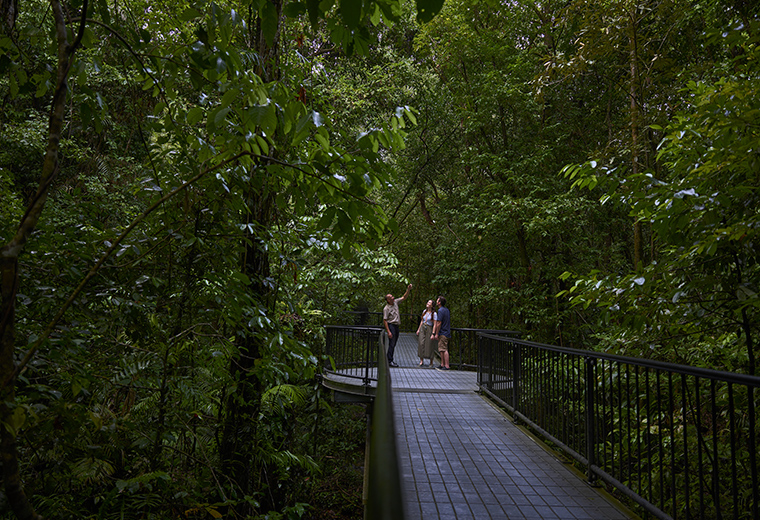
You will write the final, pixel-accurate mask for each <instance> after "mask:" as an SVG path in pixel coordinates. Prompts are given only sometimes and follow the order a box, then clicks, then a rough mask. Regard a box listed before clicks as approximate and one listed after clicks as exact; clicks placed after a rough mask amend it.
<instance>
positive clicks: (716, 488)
mask: <svg viewBox="0 0 760 520" xmlns="http://www.w3.org/2000/svg"><path fill="white" fill-rule="evenodd" d="M715 385H716V381H715V379H711V380H710V401H711V408H712V410H711V413H712V425H711V428H712V436H713V442H712V449H713V454H712V458H713V507H714V508H715V515H716V516H715V517H716V518H717V519H718V520H721V519H722V518H723V515H722V514H721V509H720V459H719V458H718V431H719V430H718V410H717V406H718V403H717V402H716V399H717V398H716V397H715Z"/></svg>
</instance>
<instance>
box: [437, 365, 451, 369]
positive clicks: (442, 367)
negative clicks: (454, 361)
mask: <svg viewBox="0 0 760 520" xmlns="http://www.w3.org/2000/svg"><path fill="white" fill-rule="evenodd" d="M437 369H438V370H448V368H446V367H445V366H443V365H441V366H439V367H437Z"/></svg>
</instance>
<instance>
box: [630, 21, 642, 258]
mask: <svg viewBox="0 0 760 520" xmlns="http://www.w3.org/2000/svg"><path fill="white" fill-rule="evenodd" d="M630 16H631V27H630V34H629V45H630V62H631V63H630V65H631V82H630V91H629V95H630V98H631V173H632V174H633V175H638V173H639V124H640V123H639V120H640V107H639V102H638V98H639V95H640V94H639V91H638V77H639V72H638V61H637V60H638V49H637V47H638V42H637V28H636V11H635V10H631V13H630ZM643 261H644V238H643V231H642V227H641V222H639V221H638V220H637V221H635V222H634V223H633V266H634V268H635V269H638V268H639V267H641V266H642V265H643Z"/></svg>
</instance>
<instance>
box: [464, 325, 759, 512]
mask: <svg viewBox="0 0 760 520" xmlns="http://www.w3.org/2000/svg"><path fill="white" fill-rule="evenodd" d="M478 383H479V385H480V388H481V390H482V391H483V392H485V393H486V394H488V395H490V396H491V397H492V398H494V399H495V400H496V401H498V402H499V403H501V404H502V405H503V406H504V407H506V408H507V409H508V410H509V411H510V412H511V413H512V414H513V416H514V417H515V419H516V420H517V421H519V422H524V423H525V424H527V425H529V426H530V427H531V428H532V429H533V430H534V431H535V432H536V433H538V434H539V435H541V436H543V437H544V438H545V439H546V440H548V441H550V442H551V443H553V444H555V445H556V446H558V447H559V448H561V449H562V450H563V451H564V452H565V453H567V454H568V455H569V456H571V457H572V458H574V459H575V460H576V461H577V462H578V463H580V464H581V465H583V466H584V467H585V470H586V472H587V474H588V478H589V480H590V481H592V482H593V481H596V480H597V479H598V480H601V481H603V482H605V483H607V484H608V485H610V486H612V487H614V488H616V489H617V490H618V491H619V492H621V493H623V494H624V495H626V496H628V497H629V498H630V499H631V500H633V501H634V502H635V503H637V504H638V505H639V506H640V507H641V508H642V509H643V510H644V511H646V512H647V513H649V514H651V515H653V516H654V517H656V518H673V519H677V518H709V519H717V518H734V519H757V518H760V491H759V489H760V488H759V487H758V480H759V478H760V476H759V474H760V469H759V468H758V456H757V445H758V440H760V439H759V438H758V435H759V434H760V425H759V424H758V417H757V413H756V407H757V400H758V397H759V394H760V391H758V388H760V377H752V376H746V375H741V374H734V373H729V372H719V371H715V370H707V369H699V368H694V367H688V366H683V365H675V364H670V363H660V362H656V361H648V360H644V359H635V358H627V357H622V356H614V355H608V354H603V353H597V352H591V351H585V350H574V349H568V348H561V347H555V346H551V345H542V344H538V343H532V342H528V341H522V340H519V339H515V338H506V337H504V336H496V335H491V334H481V335H480V336H479V354H478Z"/></svg>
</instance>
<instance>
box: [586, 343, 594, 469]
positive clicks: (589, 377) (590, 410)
mask: <svg viewBox="0 0 760 520" xmlns="http://www.w3.org/2000/svg"><path fill="white" fill-rule="evenodd" d="M585 361H586V383H585V384H586V459H587V460H588V468H587V470H588V481H589V483H590V484H594V481H595V480H596V479H595V477H594V472H593V471H592V469H591V468H592V466H596V429H595V428H594V423H595V421H594V402H595V400H596V399H595V388H596V370H595V368H596V359H595V358H592V357H586V358H585Z"/></svg>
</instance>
